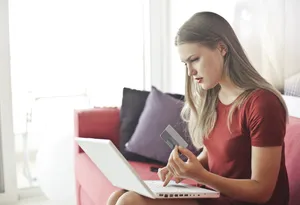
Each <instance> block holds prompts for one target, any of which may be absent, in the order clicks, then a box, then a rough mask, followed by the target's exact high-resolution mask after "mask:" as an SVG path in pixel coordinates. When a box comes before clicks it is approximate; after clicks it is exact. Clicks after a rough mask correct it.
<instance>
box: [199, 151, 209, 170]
mask: <svg viewBox="0 0 300 205" xmlns="http://www.w3.org/2000/svg"><path fill="white" fill-rule="evenodd" d="M197 159H198V161H199V162H200V163H201V165H202V166H203V167H204V168H205V169H206V170H208V156H207V150H206V147H205V146H203V150H202V152H201V153H200V154H199V155H198V157H197Z"/></svg>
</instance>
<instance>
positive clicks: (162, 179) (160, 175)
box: [157, 168, 165, 181]
mask: <svg viewBox="0 0 300 205" xmlns="http://www.w3.org/2000/svg"><path fill="white" fill-rule="evenodd" d="M161 172H162V169H161V168H159V169H158V172H157V175H158V177H159V179H160V180H161V181H165V179H164V178H165V177H163V176H162V173H161Z"/></svg>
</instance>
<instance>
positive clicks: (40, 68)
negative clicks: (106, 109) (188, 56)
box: [10, 0, 148, 188]
mask: <svg viewBox="0 0 300 205" xmlns="http://www.w3.org/2000/svg"><path fill="white" fill-rule="evenodd" d="M144 8H145V5H144V1H140V0H128V1H123V0H109V1H96V0H52V1H39V0H26V1H23V0H10V46H11V73H12V89H13V115H14V132H15V136H16V140H15V141H16V152H17V153H19V152H20V153H21V154H22V155H23V154H25V157H23V156H22V155H21V156H19V155H18V154H17V159H19V160H21V161H22V160H23V158H26V159H27V158H35V154H34V153H36V151H37V150H38V149H39V146H40V143H42V142H43V141H44V139H45V137H46V135H49V132H54V130H60V132H67V131H70V130H72V126H73V119H72V117H73V109H76V108H87V107H92V106H120V104H121V99H122V89H123V87H130V88H135V89H143V88H144V87H145V75H144V70H145V69H144V67H145V63H144V58H145V55H144V49H145V48H144V44H145V41H146V39H145V38H144V29H145V27H146V26H147V25H146V24H147V22H148V21H146V20H145V19H144V18H145V14H144ZM58 116H59V117H58ZM72 131H73V130H72ZM56 133H57V132H56ZM56 135H57V134H56ZM24 147H25V148H24ZM24 149H26V150H24ZM23 152H25V153H23ZM32 153H33V154H32ZM32 155H33V157H32ZM26 164H28V162H26V163H25V166H27V165H26ZM22 166H23V165H21V167H22ZM17 167H18V166H17ZM21 169H22V168H21ZM19 172H20V173H23V172H24V173H26V174H25V175H26V176H25V177H26V178H27V179H28V178H30V180H29V181H30V185H29V186H32V181H31V179H34V176H30V175H31V174H32V172H31V171H30V173H29V172H28V167H25V168H24V171H21V170H19ZM33 175H34V174H33ZM23 178H24V177H23V176H22V177H20V179H19V182H20V181H22V179H23ZM23 181H24V182H26V179H25V180H23ZM27 181H28V180H27ZM24 186H25V187H26V186H27V185H26V184H23V185H22V184H19V188H23V187H24Z"/></svg>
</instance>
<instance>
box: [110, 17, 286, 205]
mask: <svg viewBox="0 0 300 205" xmlns="http://www.w3.org/2000/svg"><path fill="white" fill-rule="evenodd" d="M176 46H177V47H178V52H179V54H180V57H181V60H182V62H183V63H184V65H185V67H186V93H185V97H186V103H185V107H184V109H183V110H182V116H183V118H184V119H185V120H186V121H187V123H188V127H189V132H190V135H191V137H192V139H193V142H194V144H195V145H197V146H198V147H201V146H203V152H201V154H200V155H199V156H198V157H196V156H194V155H193V154H192V153H191V152H190V151H189V150H187V149H183V148H180V147H176V148H175V149H174V150H173V152H172V153H171V155H170V158H169V162H168V165H167V166H166V167H164V168H162V169H160V170H159V176H160V178H161V180H163V181H164V182H165V183H164V184H165V185H167V184H168V183H169V181H170V180H171V179H172V178H173V179H175V180H176V181H181V180H183V179H185V178H190V179H193V180H195V181H197V182H199V183H200V184H204V185H207V186H209V187H212V188H214V189H216V190H218V191H220V192H221V197H220V198H218V199H159V200H153V199H148V198H146V197H143V196H140V195H138V194H136V193H134V192H126V191H118V192H115V193H113V194H112V195H111V197H110V199H109V200H108V204H109V205H112V204H113V205H114V204H117V205H124V204H126V205H131V204H138V205H144V204H145V205H152V204H153V205H167V204H172V205H183V204H184V205H198V204H200V205H250V204H251V205H253V204H265V205H287V204H288V200H289V185H288V178H287V172H286V167H285V157H284V136H285V128H286V119H287V116H288V113H287V109H286V106H285V103H284V101H283V99H282V97H281V95H280V93H279V92H278V91H277V90H276V89H275V88H273V87H272V86H271V85H270V84H269V83H268V82H267V81H266V80H265V79H264V78H262V77H261V76H260V75H259V74H258V72H257V71H256V70H255V69H254V68H253V66H252V65H251V63H250V62H249V60H248V58H247V57H246V54H245V52H244V50H243V48H242V46H241V44H240V43H239V40H238V38H237V36H236V35H235V33H234V31H233V29H232V28H231V26H230V25H229V23H228V22H227V21H226V20H225V19H224V18H222V17H221V16H219V15H217V14H215V13H212V12H200V13H196V14H194V15H193V16H192V17H191V18H190V19H189V20H188V21H187V22H186V23H184V24H183V26H182V27H181V28H180V29H179V31H178V34H177V36H176ZM178 150H179V151H180V152H181V153H182V154H184V155H186V156H187V157H188V161H187V162H183V161H181V159H180V158H179V157H178Z"/></svg>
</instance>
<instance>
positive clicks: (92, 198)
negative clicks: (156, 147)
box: [75, 108, 300, 205]
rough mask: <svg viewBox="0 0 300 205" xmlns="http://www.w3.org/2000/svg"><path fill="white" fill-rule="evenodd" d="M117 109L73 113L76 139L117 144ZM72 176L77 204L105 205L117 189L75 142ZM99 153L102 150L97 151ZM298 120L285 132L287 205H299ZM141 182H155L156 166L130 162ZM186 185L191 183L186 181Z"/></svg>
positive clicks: (292, 121)
mask: <svg viewBox="0 0 300 205" xmlns="http://www.w3.org/2000/svg"><path fill="white" fill-rule="evenodd" d="M119 117H120V111H119V109H118V108H95V109H89V110H80V111H76V112H75V132H76V136H78V137H88V138H102V139H103V138H104V139H110V140H111V141H112V142H113V143H114V144H115V145H116V146H117V147H118V144H119V143H118V142H119V138H118V137H119V124H120V122H119ZM75 152H76V153H75V175H76V190H77V205H104V204H105V203H106V200H107V199H108V197H109V195H110V194H111V193H112V192H113V191H115V190H118V188H116V187H113V186H112V184H111V183H110V182H109V181H108V180H107V179H106V178H105V176H104V175H103V174H102V173H101V171H99V169H98V168H97V167H96V166H95V165H94V164H93V162H92V161H91V160H90V159H89V157H88V156H87V155H86V154H85V153H84V152H83V151H82V149H80V147H78V145H77V144H76V143H75ZM99 154H104V153H101V150H99ZM299 162H300V119H298V118H293V117H291V118H290V124H289V125H288V127H287V133H286V165H287V169H288V174H289V181H290V195H291V197H290V205H300V164H299ZM129 163H130V164H131V165H132V166H133V167H134V168H135V169H136V171H137V173H138V174H139V175H140V177H141V178H142V179H158V177H157V174H156V173H154V172H151V171H150V167H151V166H156V167H157V165H155V164H148V163H140V162H129ZM188 183H194V182H192V181H188Z"/></svg>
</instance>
